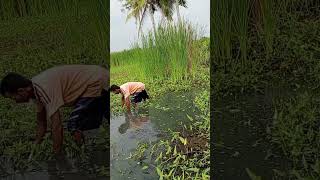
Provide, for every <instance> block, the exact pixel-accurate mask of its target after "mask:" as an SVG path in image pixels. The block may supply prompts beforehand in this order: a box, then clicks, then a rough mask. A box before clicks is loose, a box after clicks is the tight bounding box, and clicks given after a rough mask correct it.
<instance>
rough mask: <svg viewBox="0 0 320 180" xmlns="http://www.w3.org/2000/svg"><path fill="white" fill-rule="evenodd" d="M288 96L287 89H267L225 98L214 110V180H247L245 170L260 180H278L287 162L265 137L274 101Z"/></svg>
mask: <svg viewBox="0 0 320 180" xmlns="http://www.w3.org/2000/svg"><path fill="white" fill-rule="evenodd" d="M285 96H290V93H288V91H287V90H280V89H279V88H268V89H266V90H265V92H264V93H261V94H258V93H256V94H250V95H237V96H230V97H228V98H224V99H223V100H220V101H218V102H217V103H216V105H215V107H214V112H213V114H214V125H213V126H214V136H215V138H214V141H215V142H214V147H215V149H214V152H213V154H214V157H213V160H214V164H215V167H214V172H215V174H214V176H215V177H216V179H226V180H229V179H230V180H231V179H237V180H242V179H243V180H248V179H250V178H249V176H248V173H247V171H246V168H248V169H249V170H250V171H251V172H253V173H254V174H256V175H257V176H260V177H261V178H262V179H270V180H271V179H277V178H276V176H275V171H277V170H279V171H285V170H287V169H288V167H289V165H290V164H289V161H288V160H287V159H285V158H284V156H283V155H282V154H281V153H280V152H281V150H280V149H276V148H275V147H273V146H272V145H271V142H270V139H268V137H267V133H266V132H267V131H268V126H269V125H270V123H272V118H273V107H272V101H273V99H275V98H280V97H285Z"/></svg>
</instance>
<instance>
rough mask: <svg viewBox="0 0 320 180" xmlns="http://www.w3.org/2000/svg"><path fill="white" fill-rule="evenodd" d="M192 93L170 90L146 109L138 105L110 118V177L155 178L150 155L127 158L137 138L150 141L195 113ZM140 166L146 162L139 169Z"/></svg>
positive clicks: (141, 140)
mask: <svg viewBox="0 0 320 180" xmlns="http://www.w3.org/2000/svg"><path fill="white" fill-rule="evenodd" d="M193 98H194V97H193V95H190V94H187V95H186V94H177V93H170V94H167V95H165V96H163V97H161V98H160V99H159V100H157V103H156V104H153V105H152V106H151V107H150V108H148V109H138V111H137V113H133V114H132V117H129V116H128V115H126V114H125V115H122V116H112V117H111V120H110V148H111V149H110V153H111V155H110V158H111V161H110V166H111V167H110V168H111V171H110V173H111V179H112V180H124V179H138V180H140V179H157V178H158V177H157V174H156V173H155V169H154V164H153V161H152V160H151V159H145V160H143V162H138V161H135V160H133V159H128V157H129V156H130V152H132V151H134V150H135V149H136V148H137V145H138V143H139V142H146V143H148V142H153V141H156V140H159V139H161V138H163V137H164V136H165V133H164V132H165V130H167V129H168V128H171V129H175V128H176V127H177V126H178V125H179V124H180V123H188V120H187V117H186V114H188V115H190V116H195V114H196V113H197V112H196V108H195V107H194V105H193ZM143 166H148V168H147V169H145V170H142V167H143Z"/></svg>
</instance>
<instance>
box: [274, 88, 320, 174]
mask: <svg viewBox="0 0 320 180" xmlns="http://www.w3.org/2000/svg"><path fill="white" fill-rule="evenodd" d="M275 103H276V104H275V108H276V109H275V114H274V121H273V125H272V129H271V132H270V136H271V140H272V142H274V143H276V144H278V145H279V146H280V147H281V148H282V150H283V151H284V153H285V155H286V156H287V157H289V158H290V159H291V160H292V162H293V169H292V170H291V171H290V172H289V175H288V176H290V177H292V178H297V179H319V177H320V157H319V152H320V144H319V142H320V131H319V130H320V129H319V127H320V126H319V125H320V123H319V118H320V111H319V98H318V97H317V96H316V95H312V94H310V93H308V92H305V93H304V94H300V95H298V96H297V97H293V98H289V99H288V98H287V99H279V100H277V101H276V102H275Z"/></svg>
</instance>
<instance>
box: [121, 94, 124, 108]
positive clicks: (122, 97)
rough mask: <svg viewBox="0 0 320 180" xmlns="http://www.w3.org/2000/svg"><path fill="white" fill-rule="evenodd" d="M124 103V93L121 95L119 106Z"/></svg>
mask: <svg viewBox="0 0 320 180" xmlns="http://www.w3.org/2000/svg"><path fill="white" fill-rule="evenodd" d="M123 105H124V95H122V96H121V107H123Z"/></svg>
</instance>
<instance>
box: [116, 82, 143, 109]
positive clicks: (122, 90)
mask: <svg viewBox="0 0 320 180" xmlns="http://www.w3.org/2000/svg"><path fill="white" fill-rule="evenodd" d="M110 91H111V92H113V93H115V94H121V95H122V96H121V102H122V107H123V106H124V105H126V107H127V111H128V112H129V113H130V112H131V108H130V103H131V102H132V103H134V106H135V108H137V104H138V103H139V102H141V101H142V99H143V100H144V101H145V100H146V99H149V95H148V93H147V91H146V90H145V85H144V84H143V83H142V82H127V83H125V84H122V85H121V86H117V85H115V84H113V85H112V86H111V87H110ZM130 96H132V99H131V101H130Z"/></svg>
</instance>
